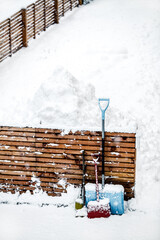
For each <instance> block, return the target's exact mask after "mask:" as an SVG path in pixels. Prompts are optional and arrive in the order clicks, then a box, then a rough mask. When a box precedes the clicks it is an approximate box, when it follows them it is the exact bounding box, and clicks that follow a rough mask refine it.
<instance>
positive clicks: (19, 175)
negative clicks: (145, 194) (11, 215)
mask: <svg viewBox="0 0 160 240" xmlns="http://www.w3.org/2000/svg"><path fill="white" fill-rule="evenodd" d="M105 135H106V138H105V140H106V142H105V176H106V183H113V184H122V185H123V186H124V187H125V199H129V198H131V197H133V196H134V189H133V186H134V183H135V159H136V150H135V134H133V133H132V134H131V133H129V134H127V133H106V134H105ZM82 150H85V160H86V171H87V177H86V182H94V181H95V177H94V165H93V161H92V160H93V159H92V156H91V154H92V153H93V152H101V132H90V131H77V132H75V133H72V132H69V133H67V134H64V133H63V130H59V129H54V130H53V129H37V128H36V129H35V128H14V127H0V186H1V190H2V191H7V190H8V191H11V192H12V191H14V190H16V189H18V191H19V192H23V191H24V190H25V191H26V190H30V191H31V192H32V191H33V189H34V187H33V186H32V184H33V183H32V177H33V176H34V177H37V178H39V179H40V181H41V185H40V187H41V189H42V190H44V191H46V192H47V193H48V194H54V193H55V191H56V188H57V184H58V181H59V180H61V179H66V183H68V184H70V183H71V184H76V185H79V184H81V181H82ZM101 170H102V164H101V161H100V164H99V165H98V172H99V180H100V181H101ZM5 183H6V184H8V186H6V185H5ZM50 185H52V187H50ZM18 186H19V187H18ZM57 191H58V190H57ZM59 193H60V192H59Z"/></svg>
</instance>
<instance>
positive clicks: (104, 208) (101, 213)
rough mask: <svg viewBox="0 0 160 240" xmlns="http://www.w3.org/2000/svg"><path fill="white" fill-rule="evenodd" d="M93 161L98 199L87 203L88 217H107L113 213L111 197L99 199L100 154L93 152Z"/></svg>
mask: <svg viewBox="0 0 160 240" xmlns="http://www.w3.org/2000/svg"><path fill="white" fill-rule="evenodd" d="M92 156H93V161H94V164H95V177H96V195H97V201H90V202H89V203H88V205H87V217H88V218H101V217H104V218H107V217H109V216H110V215H111V212H110V205H109V199H108V198H105V199H101V200H100V199H99V185H98V173H97V164H98V163H99V162H98V160H99V157H100V154H99V153H98V154H93V155H92Z"/></svg>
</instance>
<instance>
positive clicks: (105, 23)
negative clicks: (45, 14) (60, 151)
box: [0, 0, 160, 240]
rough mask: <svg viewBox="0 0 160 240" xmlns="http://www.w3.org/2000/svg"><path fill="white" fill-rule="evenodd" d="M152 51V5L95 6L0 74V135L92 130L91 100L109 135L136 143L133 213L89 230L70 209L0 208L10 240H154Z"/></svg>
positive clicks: (156, 162)
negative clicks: (28, 129)
mask: <svg viewBox="0 0 160 240" xmlns="http://www.w3.org/2000/svg"><path fill="white" fill-rule="evenodd" d="M7 2H8V0H7V1H1V0H0V9H2V8H1V6H3V7H4V5H3V4H5V3H6V4H7ZM11 2H12V3H13V0H12V1H11ZM14 2H17V3H18V1H15V0H14ZM23 3H24V1H23ZM13 5H14V4H13ZM11 6H12V5H11ZM6 11H7V12H6V15H5V16H7V14H9V13H10V12H9V10H7V8H6ZM159 42H160V1H159V0H134V1H132V0H94V1H92V2H91V3H90V4H88V5H86V6H82V7H79V8H76V9H74V11H72V12H69V13H67V14H66V16H65V17H64V18H62V19H61V21H60V24H59V25H54V26H53V27H50V28H49V29H48V30H47V31H46V32H45V33H42V34H41V35H40V36H39V37H38V39H37V40H33V41H31V42H30V44H29V47H28V48H24V49H22V50H21V51H19V52H18V53H16V54H15V55H13V57H12V58H8V59H7V60H5V61H4V62H2V63H1V64H0V103H1V105H0V125H9V126H37V127H41V126H42V127H51V128H63V129H93V130H100V129H101V114H100V110H99V108H98V104H97V98H98V97H110V106H109V109H108V110H107V114H106V129H107V131H127V132H128V131H129V132H136V133H137V166H136V169H137V171H136V198H135V199H133V200H132V201H131V202H130V204H129V209H132V210H135V211H129V210H126V213H125V214H124V215H123V216H121V217H120V216H112V217H111V218H109V219H106V220H104V219H101V220H93V221H92V220H88V219H86V218H85V219H75V218H74V208H73V205H72V204H71V205H70V207H68V208H56V207H55V206H50V207H49V206H48V207H43V208H40V207H38V206H37V207H35V206H30V205H25V206H24V205H18V206H16V205H14V204H13V203H12V205H0V208H1V213H2V214H0V223H1V225H2V226H5V221H3V219H4V218H3V214H5V217H6V218H7V220H8V219H10V220H9V222H8V224H9V226H10V228H11V226H15V230H14V231H15V232H14V231H13V232H14V233H15V234H16V228H20V229H21V232H20V230H19V234H21V235H20V236H19V237H18V236H16V237H15V239H16V240H18V239H22V238H23V239H29V238H30V236H31V233H33V235H34V237H33V236H32V238H33V239H50V238H51V237H52V236H55V235H54V234H56V236H57V237H56V239H57V240H59V239H62V238H64V237H65V238H66V239H69V240H70V239H75V237H76V238H77V239H82V237H83V239H87V238H88V236H91V238H92V239H97V238H98V237H97V236H99V238H102V237H104V235H105V237H107V236H108V237H110V239H117V238H118V237H119V239H135V238H137V239H142V240H143V239H144V240H146V239H149V240H158V239H160V232H159V229H158V226H159V225H160V204H159V203H160V174H159V172H160V124H159V117H160V45H159ZM40 123H41V124H40ZM4 198H5V197H4V196H3V199H4ZM6 198H7V196H6ZM11 198H12V197H11ZM6 218H5V219H6ZM13 218H14V220H13ZM15 219H16V220H15ZM32 220H33V223H34V224H33V225H32V224H31V222H32ZM13 222H14V225H13ZM19 224H20V227H19ZM34 226H35V227H34ZM11 229H12V228H11ZM81 229H82V230H81ZM3 230H4V232H5V227H3ZM62 230H64V232H63V231H62ZM77 232H78V234H77ZM0 234H3V232H2V233H1V231H0ZM8 234H9V233H8ZM17 234H18V233H17ZM27 234H28V235H27ZM3 236H4V235H3ZM5 236H6V238H5V237H3V238H0V239H4V240H6V239H9V237H8V238H7V234H5Z"/></svg>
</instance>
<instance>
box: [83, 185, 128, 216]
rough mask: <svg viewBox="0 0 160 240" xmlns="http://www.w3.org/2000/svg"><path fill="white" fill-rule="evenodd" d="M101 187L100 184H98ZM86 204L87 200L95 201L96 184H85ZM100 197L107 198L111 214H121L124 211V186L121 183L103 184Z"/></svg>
mask: <svg viewBox="0 0 160 240" xmlns="http://www.w3.org/2000/svg"><path fill="white" fill-rule="evenodd" d="M99 185H100V186H99V188H100V189H101V184H99ZM85 196H86V206H87V204H88V202H89V201H96V199H97V197H96V186H95V184H92V183H87V184H86V186H85ZM99 197H100V199H104V198H108V199H109V203H110V209H111V214H115V215H122V214H123V213H124V188H123V186H122V185H114V184H105V186H104V188H103V190H102V189H101V190H100V194H99Z"/></svg>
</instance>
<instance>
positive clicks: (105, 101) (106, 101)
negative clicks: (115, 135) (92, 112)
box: [98, 98, 110, 190]
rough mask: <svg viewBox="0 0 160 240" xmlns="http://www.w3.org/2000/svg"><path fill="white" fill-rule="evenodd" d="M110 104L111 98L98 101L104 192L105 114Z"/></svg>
mask: <svg viewBox="0 0 160 240" xmlns="http://www.w3.org/2000/svg"><path fill="white" fill-rule="evenodd" d="M109 102H110V100H109V98H99V99H98V104H99V107H100V110H101V112H102V190H103V189H104V184H105V179H104V142H105V136H104V135H105V112H106V110H107V108H108V106H109ZM102 104H103V105H102ZM104 105H105V106H104Z"/></svg>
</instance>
